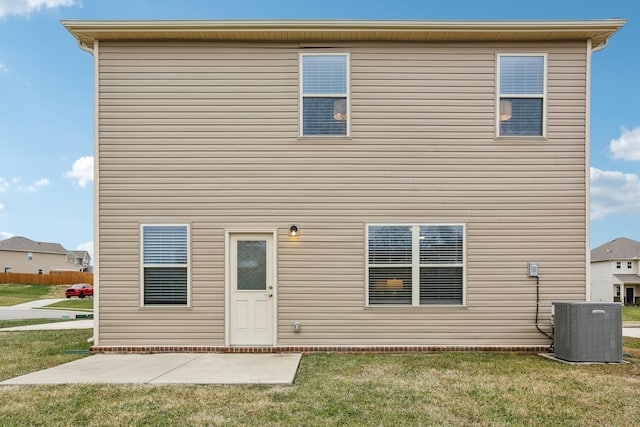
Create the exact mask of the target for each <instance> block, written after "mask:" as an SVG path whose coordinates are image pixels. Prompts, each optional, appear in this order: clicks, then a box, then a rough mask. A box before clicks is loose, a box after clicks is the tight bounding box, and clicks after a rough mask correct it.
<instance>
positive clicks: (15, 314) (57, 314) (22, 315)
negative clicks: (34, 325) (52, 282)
mask: <svg viewBox="0 0 640 427" xmlns="http://www.w3.org/2000/svg"><path fill="white" fill-rule="evenodd" d="M65 300H66V298H48V299H40V300H36V301H30V302H25V303H22V304H16V305H10V306H7V307H0V320H22V319H62V318H65V317H67V318H69V319H75V318H76V316H77V315H81V314H85V315H86V314H87V313H88V312H86V311H75V310H70V309H67V310H57V309H56V310H54V309H46V308H42V307H46V306H47V305H50V304H54V303H56V302H60V301H65Z"/></svg>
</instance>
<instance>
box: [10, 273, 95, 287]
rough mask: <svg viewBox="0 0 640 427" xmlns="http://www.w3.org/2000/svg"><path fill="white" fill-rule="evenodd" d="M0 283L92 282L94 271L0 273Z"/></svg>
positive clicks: (54, 283)
mask: <svg viewBox="0 0 640 427" xmlns="http://www.w3.org/2000/svg"><path fill="white" fill-rule="evenodd" d="M0 283H20V284H24V285H71V284H74V283H90V284H92V285H93V273H81V272H78V271H52V272H50V273H49V274H27V273H0Z"/></svg>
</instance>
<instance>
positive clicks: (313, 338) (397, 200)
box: [63, 19, 625, 352]
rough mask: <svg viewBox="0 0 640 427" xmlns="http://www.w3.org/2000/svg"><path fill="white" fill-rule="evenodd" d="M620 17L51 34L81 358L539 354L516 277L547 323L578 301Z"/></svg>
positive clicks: (131, 24)
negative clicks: (90, 318)
mask: <svg viewBox="0 0 640 427" xmlns="http://www.w3.org/2000/svg"><path fill="white" fill-rule="evenodd" d="M624 22H625V21H624V20H619V19H612V20H601V21H63V25H64V26H65V27H66V28H67V29H68V30H69V31H70V32H71V34H72V35H73V36H74V37H75V38H76V39H77V40H78V42H79V45H80V47H81V48H82V49H83V50H86V51H88V52H90V53H92V54H93V56H94V61H95V75H94V78H95V109H96V111H95V120H96V125H95V129H96V133H95V160H96V173H95V182H94V185H95V193H96V199H97V200H96V231H95V236H96V253H95V258H96V269H97V296H96V299H97V301H98V303H97V304H96V305H97V306H98V307H99V311H98V313H97V321H96V329H95V331H94V332H95V343H94V344H95V346H94V347H93V348H94V351H105V352H107V351H185V350H189V351H195V350H198V351H289V350H296V351H298V350H309V351H316V350H317V351H339V350H347V351H349V350H375V351H408V350H429V349H477V350H483V349H484V350H492V349H493V350H500V349H504V350H512V349H518V350H541V349H546V348H547V347H548V345H549V339H548V337H546V336H545V335H543V334H541V333H539V331H538V330H537V329H536V325H535V318H536V305H537V302H536V294H537V292H536V277H532V276H530V275H529V268H528V267H529V264H532V265H533V266H537V267H538V271H539V278H538V279H539V282H540V288H539V291H540V293H539V294H540V297H539V298H540V301H539V304H540V312H539V327H540V328H541V329H542V330H545V331H549V330H550V329H551V326H550V311H551V302H552V301H576V300H578V301H585V300H586V299H587V297H588V292H587V283H588V264H589V262H588V255H589V245H588V237H587V228H588V222H589V221H588V220H589V218H588V194H589V188H588V185H589V178H588V177H589V167H588V166H589V121H590V117H589V87H590V85H589V81H590V77H591V60H592V53H593V52H594V51H597V50H600V49H602V48H604V47H605V46H606V44H607V42H608V40H609V38H610V37H611V36H612V35H613V34H614V33H615V32H616V31H617V30H618V29H619V28H621V27H622V26H623V25H624ZM534 270H535V268H532V269H531V271H532V272H533V271H534Z"/></svg>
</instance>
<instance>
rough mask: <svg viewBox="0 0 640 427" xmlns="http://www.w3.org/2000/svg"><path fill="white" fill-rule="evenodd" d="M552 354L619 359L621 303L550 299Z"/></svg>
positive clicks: (575, 359)
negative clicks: (551, 305) (554, 300)
mask: <svg viewBox="0 0 640 427" xmlns="http://www.w3.org/2000/svg"><path fill="white" fill-rule="evenodd" d="M553 324H554V334H553V338H554V343H553V347H554V354H555V356H556V357H557V358H559V359H563V360H567V361H570V362H606V363H616V362H618V363H619V362H622V304H620V303H606V302H554V303H553Z"/></svg>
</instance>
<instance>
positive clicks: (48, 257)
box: [0, 236, 91, 274]
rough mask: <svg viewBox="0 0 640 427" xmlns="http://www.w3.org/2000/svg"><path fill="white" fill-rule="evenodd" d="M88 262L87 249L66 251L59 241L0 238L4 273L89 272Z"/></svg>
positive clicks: (89, 260)
mask: <svg viewBox="0 0 640 427" xmlns="http://www.w3.org/2000/svg"><path fill="white" fill-rule="evenodd" d="M90 264H91V257H90V256H89V253H88V252H86V251H68V250H66V249H65V248H63V247H62V245H60V244H59V243H47V242H35V241H33V240H30V239H27V238H26V237H18V236H16V237H11V238H9V239H6V240H2V241H0V268H1V269H2V271H3V272H5V273H30V274H48V273H49V272H51V271H90V269H91V266H90Z"/></svg>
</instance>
